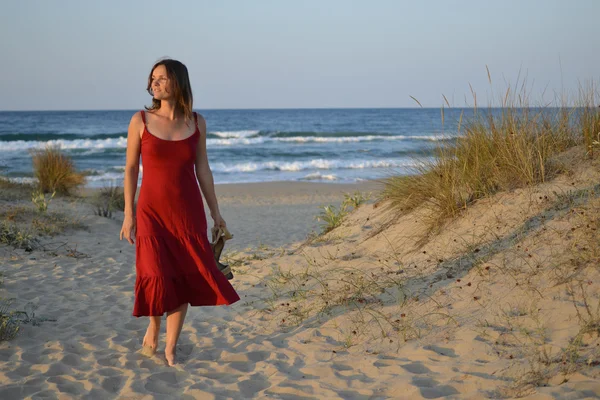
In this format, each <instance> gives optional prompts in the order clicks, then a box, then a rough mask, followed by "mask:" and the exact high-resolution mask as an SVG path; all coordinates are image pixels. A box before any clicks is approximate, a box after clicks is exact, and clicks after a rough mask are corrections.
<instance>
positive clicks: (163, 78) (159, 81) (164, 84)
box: [150, 65, 172, 100]
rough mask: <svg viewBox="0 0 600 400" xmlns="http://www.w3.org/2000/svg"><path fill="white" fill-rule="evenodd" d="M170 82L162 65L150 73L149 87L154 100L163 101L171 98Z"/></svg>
mask: <svg viewBox="0 0 600 400" xmlns="http://www.w3.org/2000/svg"><path fill="white" fill-rule="evenodd" d="M170 83H171V82H169V77H168V76H167V69H166V68H165V66H164V65H159V66H158V67H156V68H154V71H152V80H151V84H150V85H151V87H152V91H153V92H154V98H155V99H156V100H165V99H168V98H169V97H171V94H172V90H171V84H170Z"/></svg>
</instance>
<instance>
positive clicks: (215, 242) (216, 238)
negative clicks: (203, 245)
mask: <svg viewBox="0 0 600 400" xmlns="http://www.w3.org/2000/svg"><path fill="white" fill-rule="evenodd" d="M211 232H212V243H211V244H210V247H211V248H212V251H213V255H214V257H215V262H216V263H217V267H219V271H221V272H222V273H223V275H225V277H226V278H227V279H228V280H231V279H233V272H231V267H230V266H229V265H227V264H223V263H221V262H220V261H219V258H221V253H222V252H223V248H224V247H225V242H226V241H227V240H229V239H232V238H233V235H232V234H231V233H229V231H228V230H227V228H226V227H223V226H214V227H213V228H212V229H211Z"/></svg>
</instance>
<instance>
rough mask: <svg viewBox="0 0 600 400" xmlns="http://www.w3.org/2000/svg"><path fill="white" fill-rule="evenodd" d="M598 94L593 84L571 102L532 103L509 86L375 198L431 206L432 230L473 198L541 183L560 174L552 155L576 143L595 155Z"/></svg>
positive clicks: (401, 205) (599, 127) (401, 208)
mask: <svg viewBox="0 0 600 400" xmlns="http://www.w3.org/2000/svg"><path fill="white" fill-rule="evenodd" d="M474 98H475V99H476V96H475V94H474ZM598 98H599V96H598V93H597V92H596V91H594V90H593V87H591V89H589V90H587V91H584V90H583V89H582V91H581V93H580V96H579V100H578V101H576V102H575V103H576V107H566V106H565V107H557V108H550V107H537V108H536V107H530V105H529V103H528V96H527V94H526V93H525V91H524V90H523V91H521V92H518V93H515V92H513V91H512V89H511V88H510V87H509V89H508V90H507V92H506V93H505V95H504V97H503V100H502V107H501V108H499V109H495V110H494V109H491V108H488V109H487V110H480V109H478V108H475V114H474V116H473V117H472V118H469V119H467V120H465V121H463V118H462V117H461V120H460V121H459V123H458V133H459V135H458V137H457V138H456V139H455V140H453V141H450V142H449V143H445V144H442V145H440V146H439V147H438V148H437V149H436V150H435V153H434V157H433V158H432V159H430V160H419V161H418V163H417V165H416V167H415V169H414V174H411V175H408V176H390V177H388V178H384V179H383V180H380V182H381V183H383V189H382V191H381V193H380V199H379V200H388V202H387V204H388V206H389V207H392V208H394V209H396V210H397V211H398V212H400V213H405V212H408V211H410V210H412V209H414V208H416V207H417V206H420V205H426V206H428V207H430V208H431V210H432V213H431V214H432V215H433V216H434V218H432V220H431V221H430V228H431V230H435V229H439V228H440V227H441V226H442V225H443V224H444V222H445V221H447V220H448V219H450V218H452V217H455V216H457V215H458V214H459V213H460V212H461V211H462V210H464V209H465V208H466V207H468V206H469V205H470V204H472V203H473V202H475V201H476V200H477V199H481V198H484V197H487V196H490V195H492V194H494V193H497V192H500V191H509V190H513V189H516V188H522V187H530V186H534V185H536V184H539V183H542V182H545V181H547V180H549V179H551V178H553V177H554V176H556V175H557V174H558V173H560V172H562V166H561V164H560V163H558V162H556V161H555V160H554V159H553V156H555V155H557V154H559V153H561V152H563V151H565V150H566V149H568V148H570V147H573V146H576V145H586V148H587V149H588V154H590V155H591V156H593V152H594V147H595V146H594V145H593V143H594V141H598V139H599V138H598V135H599V134H600V112H599V110H598V107H596V106H595V104H596V103H598ZM448 106H449V104H448ZM442 116H443V113H442ZM596 147H597V146H596Z"/></svg>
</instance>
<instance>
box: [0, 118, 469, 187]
mask: <svg viewBox="0 0 600 400" xmlns="http://www.w3.org/2000/svg"><path fill="white" fill-rule="evenodd" d="M196 111H198V112H199V113H201V114H202V115H203V116H204V117H205V119H206V122H207V129H208V135H207V152H208V158H209V163H210V166H211V170H212V172H213V176H214V180H215V183H217V184H219V183H238V182H266V181H313V182H331V183H353V182H359V181H361V180H369V179H381V178H384V177H387V176H390V175H399V174H408V173H411V171H412V170H411V167H412V166H414V164H415V160H416V159H418V158H423V157H430V156H431V155H432V151H433V150H434V149H435V147H436V146H438V145H440V144H442V143H444V141H447V140H452V139H453V138H454V137H456V135H457V126H458V120H459V118H460V114H461V112H462V111H463V110H461V109H456V108H453V109H446V110H444V123H442V116H441V110H440V109H421V108H409V109H392V108H381V109H263V110H250V109H243V110H196ZM464 111H466V112H467V113H468V112H471V113H472V109H467V110H464ZM134 112H135V110H116V111H104V110H102V111H16V112H12V111H3V112H0V175H3V176H6V177H9V178H11V179H14V180H18V181H31V180H32V177H33V171H32V163H31V155H30V152H29V150H30V149H35V148H44V147H45V146H47V145H59V146H60V147H61V149H62V150H63V151H64V152H65V153H66V154H68V155H69V156H70V157H71V158H72V160H73V162H74V164H75V166H76V168H77V169H78V170H80V171H85V173H86V174H87V175H88V176H87V186H89V187H101V186H105V185H107V184H116V185H122V181H123V171H124V166H125V150H126V146H127V127H128V124H129V120H130V119H131V116H132V115H133V113H134ZM142 174H143V159H142V172H141V173H140V180H141V176H142Z"/></svg>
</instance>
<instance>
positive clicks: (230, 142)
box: [0, 131, 452, 151]
mask: <svg viewBox="0 0 600 400" xmlns="http://www.w3.org/2000/svg"><path fill="white" fill-rule="evenodd" d="M247 132H258V131H247ZM215 134H216V132H215ZM252 134H254V133H252ZM252 134H250V133H248V134H247V135H246V136H252ZM451 137H452V136H440V135H432V136H426V135H422V136H421V135H416V136H402V135H399V136H381V135H367V136H356V137H345V136H344V137H313V136H311V137H303V136H297V137H287V138H277V137H276V138H272V137H255V138H249V137H241V136H238V137H229V138H228V137H225V138H222V139H207V140H206V143H207V145H208V146H241V145H255V144H263V143H268V142H292V143H311V142H312V143H349V142H369V141H373V140H383V141H395V140H424V141H440V140H445V139H448V138H451ZM47 145H50V146H57V145H58V146H60V147H61V148H62V149H65V150H69V149H96V150H100V149H114V148H126V147H127V138H126V137H119V138H107V139H74V140H66V139H57V140H48V141H35V140H15V141H9V142H0V151H19V150H29V149H40V148H44V147H46V146H47Z"/></svg>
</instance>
